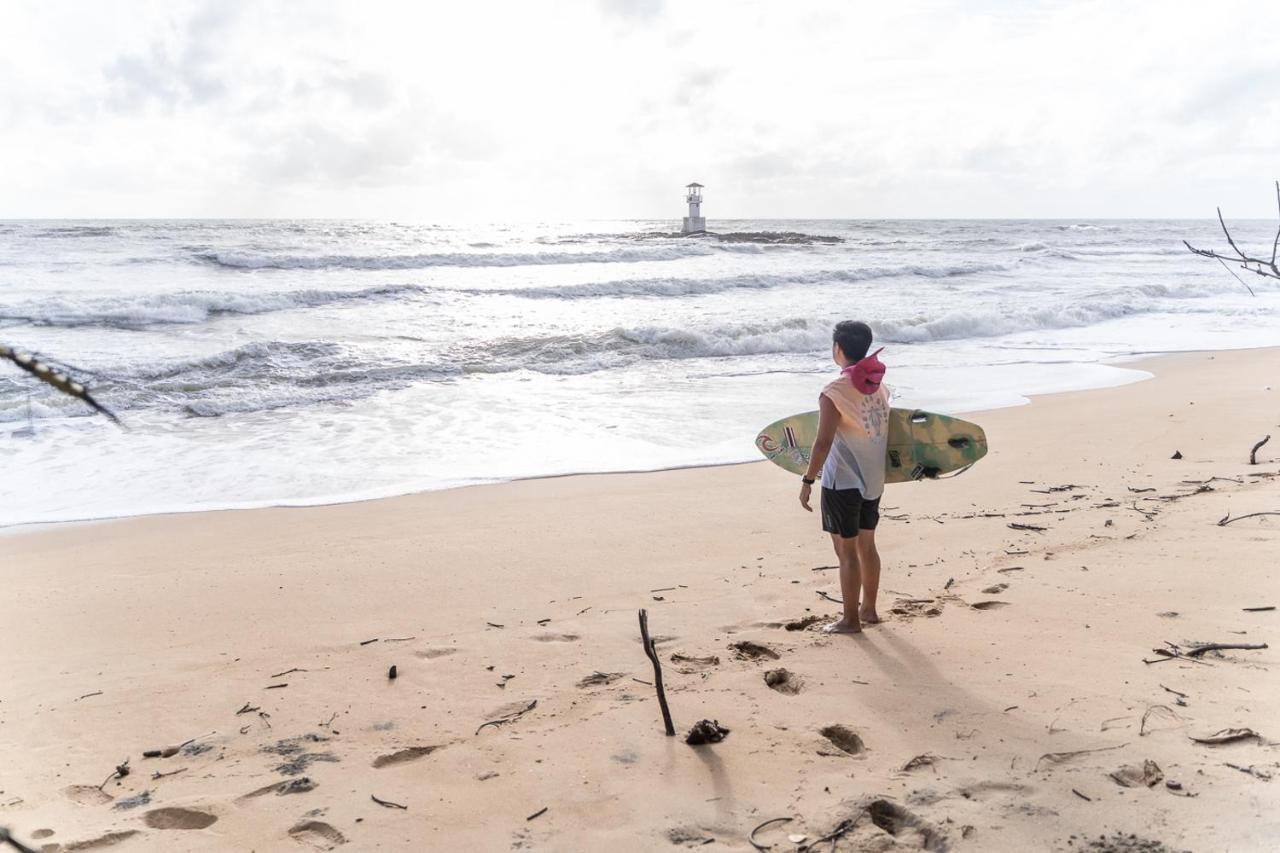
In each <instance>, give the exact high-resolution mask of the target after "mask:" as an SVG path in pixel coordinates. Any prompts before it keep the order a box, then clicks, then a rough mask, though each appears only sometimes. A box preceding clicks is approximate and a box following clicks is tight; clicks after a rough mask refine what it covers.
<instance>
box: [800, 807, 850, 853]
mask: <svg viewBox="0 0 1280 853" xmlns="http://www.w3.org/2000/svg"><path fill="white" fill-rule="evenodd" d="M864 811H865V809H864ZM860 817H862V812H858V813H857V814H856V815H854V816H853V817H847V818H845V819H844V820H842V821H840V822H839V823H838V824H836V828H835V829H833V830H831V832H829V833H827V834H826V835H824V836H822V837H821V838H819V839H817V840H815V841H811V842H809V843H808V844H805V845H803V846H801V847H797V848H796V850H797V853H806V851H809V850H813V849H815V848H816V847H817V846H818V845H819V844H826V843H827V842H828V841H830V842H831V846H832V847H833V848H834V847H835V842H837V841H839V840H840V839H841V838H842V837H843V836H845V835H846V834H848V833H849V832H852V831H853V828H854V826H856V825H857V823H858V818H860Z"/></svg>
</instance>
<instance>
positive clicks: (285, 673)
mask: <svg viewBox="0 0 1280 853" xmlns="http://www.w3.org/2000/svg"><path fill="white" fill-rule="evenodd" d="M295 672H306V670H305V669H300V668H298V667H296V666H295V667H294V668H293V669H286V670H285V671H284V672H277V673H276V674H275V675H273V676H271V677H272V678H284V677H285V676H286V675H291V674H293V673H295Z"/></svg>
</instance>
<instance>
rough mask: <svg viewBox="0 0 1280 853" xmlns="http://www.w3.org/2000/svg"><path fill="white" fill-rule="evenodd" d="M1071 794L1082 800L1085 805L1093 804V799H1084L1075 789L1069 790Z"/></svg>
mask: <svg viewBox="0 0 1280 853" xmlns="http://www.w3.org/2000/svg"><path fill="white" fill-rule="evenodd" d="M1071 793H1073V794H1075V795H1076V796H1077V797H1079V798H1080V799H1082V800H1084V801H1085V802H1086V803H1092V802H1093V797H1086V796H1085V795H1084V794H1082V793H1080V792H1079V791H1077V790H1076V789H1075V788H1072V789H1071Z"/></svg>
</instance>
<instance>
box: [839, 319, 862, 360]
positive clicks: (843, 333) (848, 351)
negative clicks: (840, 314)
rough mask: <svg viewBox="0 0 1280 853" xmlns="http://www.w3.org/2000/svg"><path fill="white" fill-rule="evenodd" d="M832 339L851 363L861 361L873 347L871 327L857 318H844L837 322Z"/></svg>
mask: <svg viewBox="0 0 1280 853" xmlns="http://www.w3.org/2000/svg"><path fill="white" fill-rule="evenodd" d="M831 340H832V341H833V342H834V343H835V344H836V346H838V347H840V352H842V353H844V357H845V358H847V359H849V361H850V362H851V363H852V362H855V361H861V360H862V359H864V358H866V357H867V350H869V349H871V327H870V326H868V325H867V324H866V323H860V322H858V321H856V320H844V321H841V322H839V323H836V329H835V331H834V332H832V333H831Z"/></svg>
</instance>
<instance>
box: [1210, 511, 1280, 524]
mask: <svg viewBox="0 0 1280 853" xmlns="http://www.w3.org/2000/svg"><path fill="white" fill-rule="evenodd" d="M1260 515H1280V512H1275V511H1271V510H1269V511H1267V512H1251V513H1249V514H1248V515H1237V516H1236V517H1235V518H1232V517H1231V516H1230V515H1229V514H1228V515H1224V516H1223V517H1222V519H1221V520H1220V521H1219V522H1218V526H1219V527H1226V526H1227V525H1228V524H1232V523H1234V522H1237V521H1240V520H1241V519H1244V518H1257V517H1258V516H1260Z"/></svg>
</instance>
